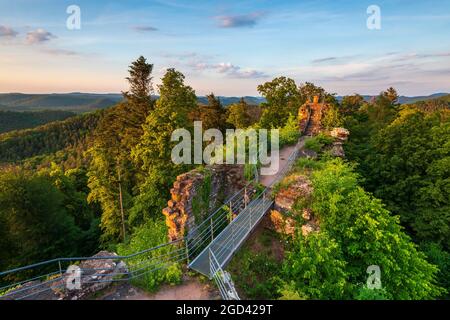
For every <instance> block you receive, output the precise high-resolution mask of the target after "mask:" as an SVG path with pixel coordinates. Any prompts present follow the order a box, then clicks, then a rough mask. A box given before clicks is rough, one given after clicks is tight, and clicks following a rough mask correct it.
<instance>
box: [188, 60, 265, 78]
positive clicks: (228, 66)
mask: <svg viewBox="0 0 450 320" xmlns="http://www.w3.org/2000/svg"><path fill="white" fill-rule="evenodd" d="M192 67H193V68H194V69H195V70H199V71H204V70H215V71H217V72H218V73H221V74H225V75H226V76H228V77H231V78H237V79H258V78H266V77H268V75H267V74H266V73H264V72H262V71H258V70H253V69H248V68H241V67H240V66H237V65H234V64H232V63H230V62H220V63H204V62H200V63H195V64H193V65H192Z"/></svg>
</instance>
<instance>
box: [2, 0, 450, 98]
mask: <svg viewBox="0 0 450 320" xmlns="http://www.w3.org/2000/svg"><path fill="white" fill-rule="evenodd" d="M70 5H76V6H78V7H79V8H80V29H75V30H71V29H69V28H68V27H67V20H68V18H70V16H71V13H72V12H69V13H67V8H68V7H69V6H70ZM371 5H376V6H377V7H378V8H379V9H380V20H379V21H380V28H379V29H373V28H372V29H369V28H368V27H367V20H368V19H371V18H373V11H371V10H369V12H368V7H369V6H371ZM370 21H373V20H370ZM449 40H450V1H448V0H441V1H433V0H429V1H426V0H423V1H419V0H417V1H416V0H415V1H412V0H388V1H379V0H371V1H365V0H354V1H350V0H348V1H345V0H334V1H326V0H325V1H317V0H316V1H302V0H297V1H282V0H277V1H268V0H258V1H257V0H249V1H246V0H239V1H231V0H227V1H212V0H209V1H207V0H190V1H181V0H148V1H138V0H126V1H118V0H117V1H107V0H104V1H103V0H97V1H84V0H83V1H81V0H71V1H65V0H41V1H37V0H33V1H32V0H28V1H25V0H14V1H11V0H0V92H24V93H52V92H57V93H60V92H98V93H116V92H120V91H124V90H127V83H126V80H125V77H126V76H127V69H128V66H129V64H130V63H131V61H133V60H135V59H137V58H138V57H139V56H140V55H143V56H144V57H146V58H147V60H148V61H149V62H151V63H153V64H154V73H153V77H154V83H155V84H158V83H159V82H160V78H161V77H162V76H163V74H164V72H165V70H166V69H167V68H176V69H177V70H179V71H181V72H182V73H183V74H184V75H185V76H186V80H185V81H186V83H187V84H188V85H190V86H192V87H193V88H194V89H195V91H196V93H197V94H198V95H205V94H208V93H210V92H214V93H215V94H216V95H225V96H245V95H259V94H258V91H257V86H258V84H261V83H264V82H266V81H270V80H271V79H273V78H274V77H277V76H286V77H290V78H293V79H294V80H295V81H296V82H297V84H300V83H304V82H305V81H309V82H313V83H315V84H316V85H320V86H322V87H324V88H325V89H326V90H327V91H328V92H332V93H337V94H339V95H347V94H353V93H360V94H378V93H379V92H380V91H382V90H384V89H386V88H387V87H390V86H393V87H395V88H396V89H397V91H398V92H399V94H401V95H409V96H412V95H427V94H431V93H436V92H450V41H449Z"/></svg>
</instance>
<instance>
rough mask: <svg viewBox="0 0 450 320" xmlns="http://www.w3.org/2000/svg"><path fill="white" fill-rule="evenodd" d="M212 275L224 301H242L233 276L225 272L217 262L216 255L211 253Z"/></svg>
mask: <svg viewBox="0 0 450 320" xmlns="http://www.w3.org/2000/svg"><path fill="white" fill-rule="evenodd" d="M209 259H210V274H211V277H212V278H213V280H214V282H215V283H216V285H217V288H218V289H219V292H220V295H221V297H222V299H223V300H240V299H239V295H238V293H237V291H236V288H235V287H234V283H233V281H232V279H231V275H230V274H229V273H228V272H226V271H224V270H223V269H222V267H221V266H220V264H219V262H218V261H217V259H216V257H215V255H214V253H213V252H212V251H211V250H210V251H209Z"/></svg>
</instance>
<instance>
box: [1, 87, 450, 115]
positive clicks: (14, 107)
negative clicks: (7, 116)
mask: <svg viewBox="0 0 450 320" xmlns="http://www.w3.org/2000/svg"><path fill="white" fill-rule="evenodd" d="M447 94H448V93H435V94H431V95H429V96H415V97H406V96H400V98H399V102H400V103H402V104H404V103H413V102H417V101H426V100H430V99H435V98H439V97H442V96H445V95H447ZM363 97H364V99H365V100H366V101H370V100H371V99H372V98H374V97H375V96H371V95H363ZM154 98H158V96H154ZM218 98H219V99H220V101H221V102H222V105H224V106H229V105H230V104H233V103H236V102H239V100H240V99H241V97H226V96H219V97H218ZM342 98H343V97H342V96H337V99H338V100H339V101H340V100H342ZM197 99H198V102H199V103H200V104H207V103H208V99H207V98H206V97H204V96H199V97H198V98H197ZM122 100H123V97H122V95H121V94H117V93H108V94H96V93H80V92H73V93H52V94H24V93H3V94H0V111H20V112H23V111H43V110H62V111H70V112H75V113H84V112H90V111H94V110H98V109H105V108H108V107H111V106H113V105H115V104H117V103H118V102H120V101H122ZM244 100H245V101H246V102H247V103H248V104H251V105H259V104H261V103H262V102H265V101H266V100H265V99H264V98H263V97H256V96H245V97H244Z"/></svg>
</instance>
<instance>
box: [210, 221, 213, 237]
mask: <svg viewBox="0 0 450 320" xmlns="http://www.w3.org/2000/svg"><path fill="white" fill-rule="evenodd" d="M210 224H211V225H210V228H211V242H212V241H213V240H214V222H213V219H212V218H211V222H210Z"/></svg>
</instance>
